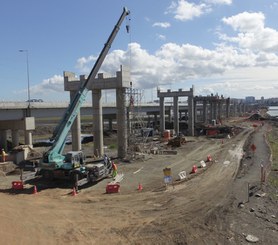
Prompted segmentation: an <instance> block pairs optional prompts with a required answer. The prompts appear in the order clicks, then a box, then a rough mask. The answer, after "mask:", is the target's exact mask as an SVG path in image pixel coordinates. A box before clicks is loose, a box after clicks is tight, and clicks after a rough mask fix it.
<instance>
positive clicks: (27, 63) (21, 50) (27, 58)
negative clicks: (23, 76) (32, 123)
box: [19, 49, 31, 117]
mask: <svg viewBox="0 0 278 245" xmlns="http://www.w3.org/2000/svg"><path fill="white" fill-rule="evenodd" d="M19 52H25V53H26V69H27V82H28V88H27V92H28V109H27V116H28V117H29V116H31V115H30V78H29V53H28V49H20V50H19Z"/></svg>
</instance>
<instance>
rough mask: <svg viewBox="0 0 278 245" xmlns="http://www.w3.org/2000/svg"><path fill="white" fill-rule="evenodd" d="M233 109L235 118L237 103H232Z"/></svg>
mask: <svg viewBox="0 0 278 245" xmlns="http://www.w3.org/2000/svg"><path fill="white" fill-rule="evenodd" d="M233 107H234V108H233V109H234V117H236V116H237V103H236V102H235V101H234V103H233Z"/></svg>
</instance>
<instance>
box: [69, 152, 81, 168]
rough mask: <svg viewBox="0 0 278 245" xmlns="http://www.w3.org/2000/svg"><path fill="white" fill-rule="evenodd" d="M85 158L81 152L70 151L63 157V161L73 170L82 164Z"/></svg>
mask: <svg viewBox="0 0 278 245" xmlns="http://www.w3.org/2000/svg"><path fill="white" fill-rule="evenodd" d="M84 160H85V156H84V154H83V152H82V151H70V152H68V153H67V154H66V156H65V161H66V162H68V163H71V164H72V166H73V168H78V167H80V166H81V165H83V164H84Z"/></svg>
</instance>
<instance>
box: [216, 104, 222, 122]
mask: <svg viewBox="0 0 278 245" xmlns="http://www.w3.org/2000/svg"><path fill="white" fill-rule="evenodd" d="M217 107H218V119H219V120H221V118H222V102H221V101H218V103H217Z"/></svg>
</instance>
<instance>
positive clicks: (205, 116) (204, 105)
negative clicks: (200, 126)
mask: <svg viewBox="0 0 278 245" xmlns="http://www.w3.org/2000/svg"><path fill="white" fill-rule="evenodd" d="M207 121H208V107H207V101H206V100H203V122H204V123H207Z"/></svg>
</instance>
